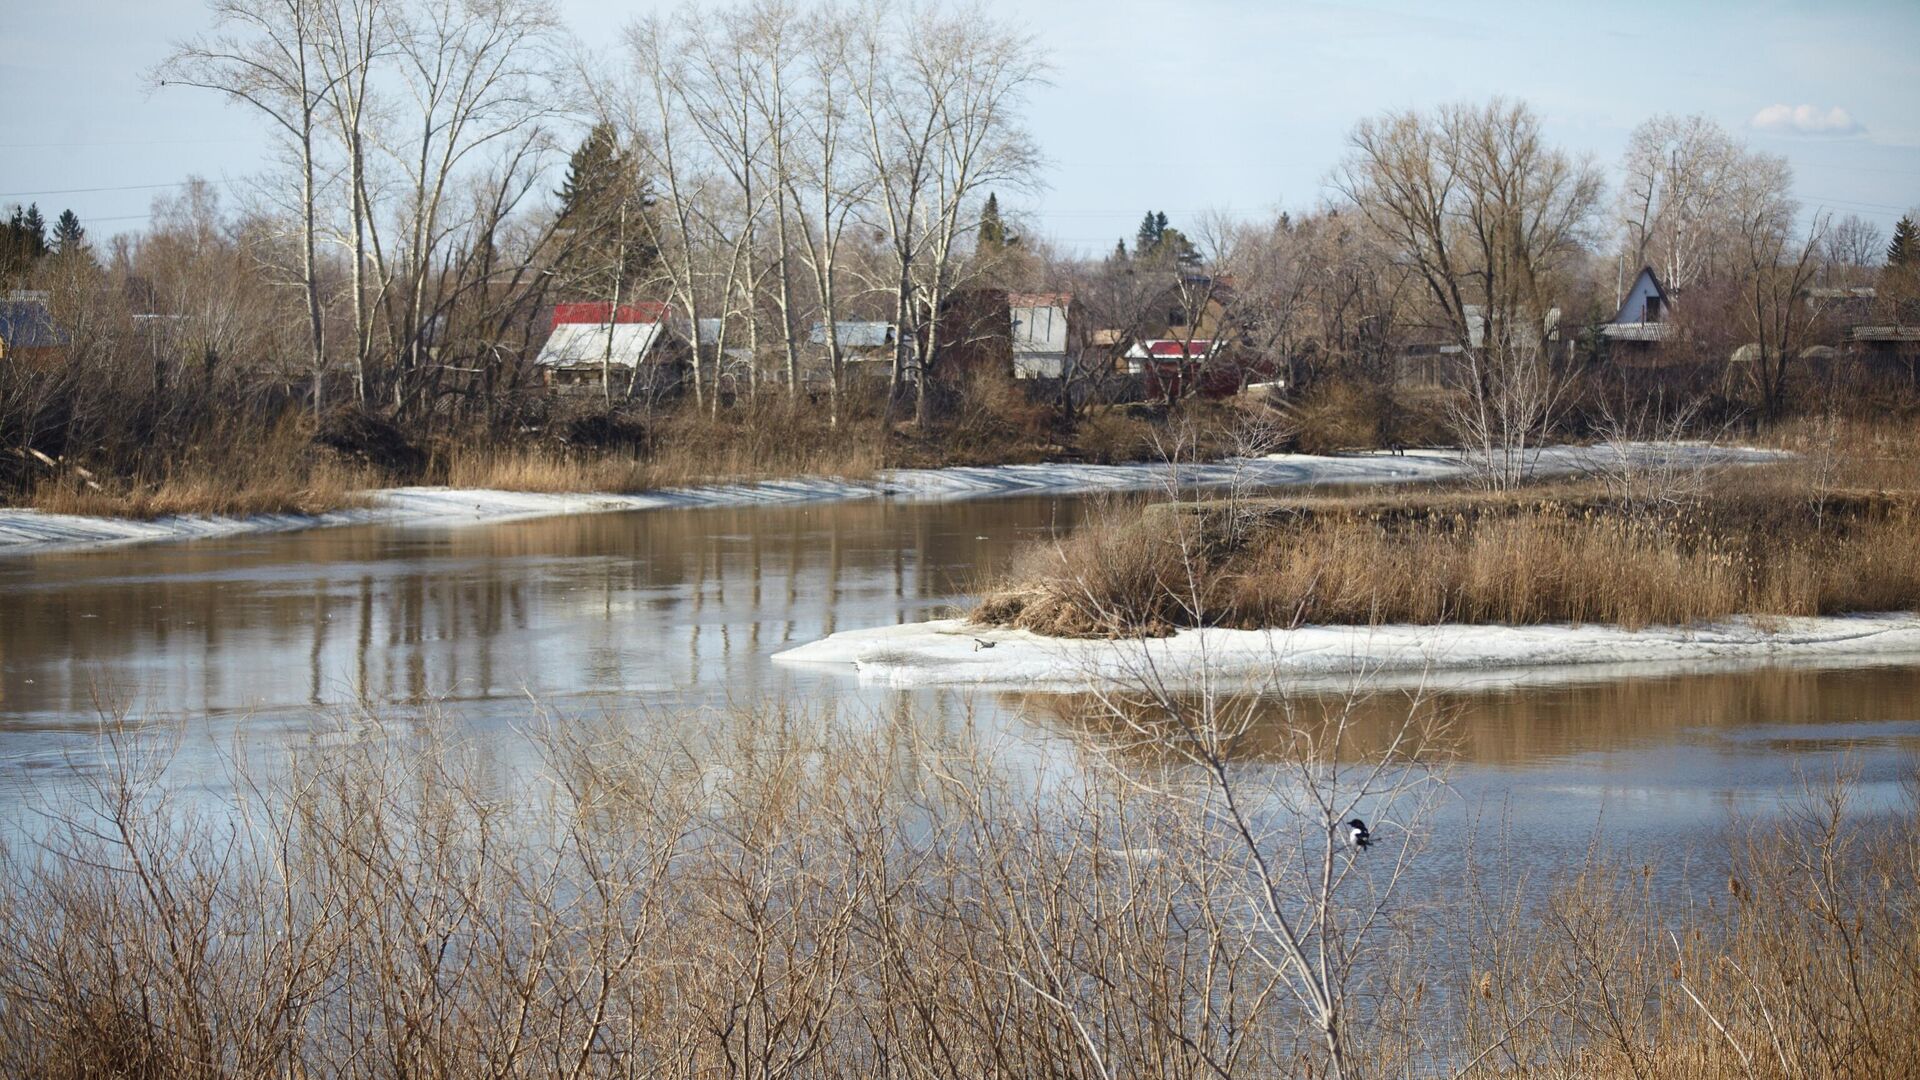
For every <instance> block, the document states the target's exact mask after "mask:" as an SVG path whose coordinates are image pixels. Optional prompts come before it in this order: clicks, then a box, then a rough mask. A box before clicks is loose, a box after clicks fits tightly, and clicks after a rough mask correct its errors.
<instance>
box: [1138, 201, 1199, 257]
mask: <svg viewBox="0 0 1920 1080" xmlns="http://www.w3.org/2000/svg"><path fill="white" fill-rule="evenodd" d="M1133 253H1134V254H1135V255H1136V256H1139V257H1141V258H1154V257H1165V258H1169V259H1172V260H1173V261H1174V262H1176V263H1179V264H1180V265H1181V266H1197V265H1199V262H1200V249H1199V248H1197V247H1195V246H1194V244H1193V241H1191V240H1189V239H1187V234H1186V233H1183V232H1181V231H1180V230H1179V229H1175V228H1173V227H1171V226H1169V225H1168V224H1167V214H1166V211H1164V210H1161V211H1153V210H1149V211H1147V216H1146V217H1144V218H1141V219H1140V231H1139V233H1138V234H1137V235H1135V237H1134V241H1133Z"/></svg>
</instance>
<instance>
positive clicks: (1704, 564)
mask: <svg viewBox="0 0 1920 1080" xmlns="http://www.w3.org/2000/svg"><path fill="white" fill-rule="evenodd" d="M1810 438H1811V437H1810V436H1807V435H1802V434H1799V433H1795V441H1796V442H1797V443H1802V444H1806V445H1805V447H1804V448H1805V451H1806V453H1805V456H1803V457H1802V458H1800V459H1799V460H1797V461H1795V462H1793V463H1790V464H1783V465H1776V466H1768V467H1764V468H1757V469H1747V470H1741V471H1735V472H1726V473H1721V474H1718V475H1716V476H1714V477H1713V478H1712V479H1711V481H1710V482H1708V481H1707V480H1706V479H1705V478H1702V477H1699V476H1664V477H1657V478H1640V477H1634V476H1631V475H1626V474H1623V475H1621V476H1617V477H1606V478H1602V480H1598V481H1594V480H1589V481H1582V482H1579V483H1574V484H1556V485H1544V486H1535V487H1532V488H1526V489H1521V490H1516V491H1507V492H1498V493H1473V494H1467V493H1450V494H1449V493H1440V494H1435V493H1398V494H1393V495H1387V496H1381V495H1357V496H1348V497H1338V498H1324V497H1323V498H1306V499H1244V498H1242V499H1232V500H1219V501H1207V502H1199V503H1173V504H1163V505H1159V506H1153V507H1146V508H1129V509H1125V510H1121V511H1116V512H1114V513H1111V514H1109V515H1108V516H1107V517H1106V518H1105V519H1104V520H1101V521H1097V522H1095V523H1094V524H1092V525H1090V526H1088V527H1086V528H1083V529H1082V530H1080V531H1079V532H1076V533H1075V534H1074V535H1072V536H1070V537H1067V538H1064V539H1061V540H1058V541H1055V542H1050V543H1044V544H1040V545H1037V546H1036V547H1035V548H1033V549H1032V550H1030V551H1029V552H1028V554H1027V555H1026V556H1025V558H1024V559H1023V560H1022V561H1021V562H1020V563H1018V564H1017V565H1016V566H1015V567H1014V568H1013V570H1012V571H1011V572H1010V573H1009V575H1008V578H1007V582H1006V583H1005V584H1003V585H1002V586H1001V587H999V588H997V589H994V590H992V591H990V592H989V594H988V596H987V597H986V599H985V600H984V601H983V602H982V603H981V604H980V606H979V607H978V608H977V609H976V611H975V612H974V617H975V618H976V619H978V620H980V621H982V622H986V623H991V624H1000V625H1009V626H1017V627H1022V628H1025V629H1030V630H1034V631H1037V632H1040V633H1045V634H1056V635H1069V636H1124V635H1131V634H1137V633H1149V634H1164V633H1168V632H1171V631H1172V630H1175V629H1178V628H1180V627H1187V626H1229V627H1238V628H1243V629H1259V628H1267V627H1285V626H1294V625H1299V624H1303V623H1346V624H1361V625H1367V624H1381V623H1438V622H1468V623H1505V624H1515V623H1545V622H1574V623H1580V622H1602V623H1612V624H1618V625H1622V626H1627V627H1640V626H1646V625H1650V624H1685V623H1690V622H1694V621H1697V620H1705V619H1715V618H1722V617H1726V616H1730V615H1736V614H1752V615H1823V614H1834V613H1840V612H1854V611H1893V610H1910V609H1914V608H1920V549H1916V546H1915V545H1914V544H1913V543H1912V537H1913V536H1914V535H1915V531H1916V529H1920V514H1916V508H1920V474H1916V472H1915V471H1914V468H1913V465H1912V462H1911V459H1910V458H1907V457H1905V456H1902V455H1901V454H1900V452H1899V451H1898V449H1897V446H1895V445H1894V442H1893V440H1892V439H1891V438H1890V436H1889V435H1888V434H1887V433H1884V432H1876V431H1873V430H1871V429H1858V428H1851V427H1844V426H1832V427H1830V428H1828V429H1827V435H1826V436H1825V438H1826V441H1823V442H1820V444H1819V445H1818V446H1814V445H1811V444H1810V443H1809V439H1810ZM1814 441H1818V440H1814ZM1875 447H1879V451H1878V452H1876V451H1875V449H1874V448H1875Z"/></svg>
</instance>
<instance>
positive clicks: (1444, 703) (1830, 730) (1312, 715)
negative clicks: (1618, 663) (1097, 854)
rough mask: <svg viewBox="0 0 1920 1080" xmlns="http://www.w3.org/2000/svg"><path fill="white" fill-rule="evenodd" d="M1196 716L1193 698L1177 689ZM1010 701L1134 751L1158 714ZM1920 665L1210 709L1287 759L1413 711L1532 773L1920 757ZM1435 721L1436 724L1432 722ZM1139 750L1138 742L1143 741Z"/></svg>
mask: <svg viewBox="0 0 1920 1080" xmlns="http://www.w3.org/2000/svg"><path fill="white" fill-rule="evenodd" d="M1173 700H1174V701H1175V702H1176V703H1177V704H1179V705H1180V706H1181V707H1183V708H1185V709H1188V710H1191V711H1194V712H1196V713H1197V711H1198V709H1199V708H1200V699H1199V698H1198V697H1197V696H1196V695H1175V696H1174V698H1173ZM1006 703H1007V706H1008V707H1009V708H1014V709H1017V710H1019V711H1021V712H1022V713H1024V714H1026V715H1028V716H1031V717H1034V718H1036V719H1038V720H1040V721H1041V722H1043V723H1045V724H1047V725H1048V726H1050V727H1052V728H1053V729H1055V730H1057V731H1060V732H1061V733H1062V734H1064V735H1066V736H1068V737H1071V738H1074V739H1083V740H1088V741H1092V742H1096V743H1101V744H1108V745H1123V746H1133V745H1135V744H1136V743H1137V740H1135V739H1134V738H1133V735H1134V729H1135V728H1136V727H1139V726H1151V725H1153V724H1154V722H1155V720H1154V717H1155V713H1156V710H1155V709H1154V708H1153V707H1151V706H1149V705H1147V704H1145V703H1138V704H1128V703H1127V702H1126V701H1125V700H1124V699H1118V700H1116V699H1115V698H1113V697H1112V696H1108V697H1105V698H1096V697H1094V696H1092V695H1088V694H1008V695H1006ZM1916 705H1920V667H1912V666H1886V667H1872V668H1859V669H1850V670H1825V671H1823V670H1818V669H1810V668H1798V667H1766V668H1758V669H1751V670H1746V671H1739V672H1729V671H1717V672H1708V673H1699V674H1687V675H1666V676H1660V677H1656V678H1645V679H1630V680H1623V681H1613V682H1595V683H1573V684H1570V685H1564V686H1558V687H1528V688H1525V689H1514V688H1485V689H1478V690H1453V689H1449V690H1439V691H1431V692H1416V691H1411V690H1408V691H1402V690H1394V691H1381V692H1376V693H1371V694H1366V695H1358V696H1354V697H1351V698H1349V697H1346V696H1337V695H1327V694H1297V695H1291V696H1288V697H1286V698H1281V697H1277V696H1274V695H1266V696H1259V697H1233V696H1225V697H1223V698H1222V699H1219V700H1218V702H1217V703H1216V705H1215V710H1216V714H1217V715H1219V716H1221V717H1223V718H1225V719H1226V721H1227V722H1228V723H1229V724H1231V725H1232V726H1233V727H1234V728H1235V729H1236V730H1238V729H1240V728H1242V727H1244V733H1243V734H1241V735H1239V736H1238V737H1237V738H1236V739H1235V740H1234V743H1233V747H1234V751H1235V753H1236V755H1237V756H1239V757H1240V758H1242V759H1243V760H1252V761H1285V760H1289V759H1290V758H1291V757H1292V756H1293V755H1295V754H1296V753H1298V750H1299V744H1298V737H1297V736H1296V735H1294V734H1291V733H1294V732H1297V731H1305V732H1307V733H1309V734H1311V735H1313V736H1314V737H1315V738H1321V739H1324V738H1325V736H1324V734H1322V733H1323V732H1325V731H1326V730H1327V729H1328V728H1329V727H1331V726H1332V725H1333V724H1335V723H1336V722H1339V723H1341V724H1342V725H1343V729H1342V730H1343V731H1344V735H1345V738H1344V741H1343V742H1342V743H1341V745H1340V756H1342V757H1346V758H1351V757H1356V756H1361V755H1371V754H1376V753H1378V752H1379V751H1380V750H1381V748H1382V747H1384V746H1386V745H1387V744H1388V743H1389V741H1390V740H1393V739H1396V738H1404V736H1405V729H1406V728H1407V727H1408V725H1407V723H1406V721H1407V720H1408V718H1409V717H1410V716H1412V717H1414V718H1416V719H1418V720H1420V721H1421V724H1420V725H1419V726H1421V727H1422V728H1427V729H1435V730H1433V734H1432V735H1430V736H1428V737H1427V738H1426V739H1425V741H1424V745H1426V746H1427V748H1428V749H1429V751H1430V752H1431V753H1432V754H1434V755H1435V756H1437V757H1441V758H1444V759H1448V760H1452V761H1454V762H1457V763H1461V764H1469V765H1473V766H1481V767H1499V768H1508V769H1536V768H1542V767H1546V766H1551V765H1556V764H1562V763H1566V762H1569V761H1575V760H1580V759H1583V758H1591V756H1592V755H1598V754H1635V753H1639V752H1643V751H1645V750H1646V748H1649V747H1654V746H1662V745H1665V746H1677V745H1687V746H1693V747H1720V748H1722V749H1723V750H1724V751H1725V752H1726V753H1729V754H1744V753H1759V752H1774V753H1781V754H1798V755H1806V754H1811V753H1845V752H1849V751H1852V752H1861V753H1865V752H1878V751H1889V752H1901V753H1920V709H1917V708H1916ZM1440 725H1443V728H1444V729H1443V730H1439V729H1438V727H1439V726H1440ZM1140 752H1141V753H1144V752H1145V748H1144V747H1142V748H1141V749H1140Z"/></svg>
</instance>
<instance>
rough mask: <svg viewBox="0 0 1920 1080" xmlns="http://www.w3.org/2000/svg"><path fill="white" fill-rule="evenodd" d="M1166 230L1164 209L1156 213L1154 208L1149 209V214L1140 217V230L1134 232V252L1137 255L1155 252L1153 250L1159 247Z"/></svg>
mask: <svg viewBox="0 0 1920 1080" xmlns="http://www.w3.org/2000/svg"><path fill="white" fill-rule="evenodd" d="M1166 231H1167V215H1166V213H1165V212H1164V211H1163V212H1161V213H1155V212H1153V211H1152V210H1149V211H1147V216H1146V217H1144V218H1141V219H1140V230H1139V232H1137V233H1135V234H1134V237H1133V253H1134V254H1135V255H1151V254H1153V252H1154V251H1155V250H1156V249H1157V248H1159V246H1160V238H1161V237H1162V236H1164V235H1165V234H1166Z"/></svg>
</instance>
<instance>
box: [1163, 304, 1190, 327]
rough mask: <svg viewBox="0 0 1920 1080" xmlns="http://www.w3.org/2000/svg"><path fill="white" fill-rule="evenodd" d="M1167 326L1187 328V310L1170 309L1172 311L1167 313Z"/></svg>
mask: <svg viewBox="0 0 1920 1080" xmlns="http://www.w3.org/2000/svg"><path fill="white" fill-rule="evenodd" d="M1167 325H1168V326H1185V325H1187V312H1186V309H1185V308H1170V309H1168V311H1167Z"/></svg>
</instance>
